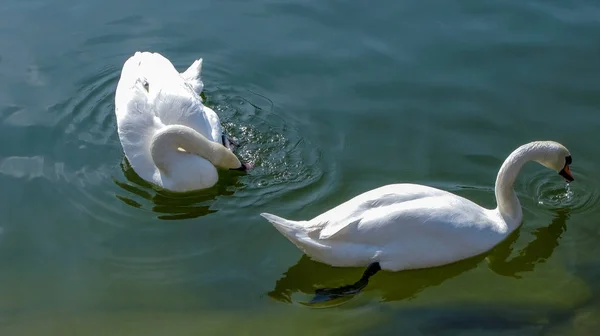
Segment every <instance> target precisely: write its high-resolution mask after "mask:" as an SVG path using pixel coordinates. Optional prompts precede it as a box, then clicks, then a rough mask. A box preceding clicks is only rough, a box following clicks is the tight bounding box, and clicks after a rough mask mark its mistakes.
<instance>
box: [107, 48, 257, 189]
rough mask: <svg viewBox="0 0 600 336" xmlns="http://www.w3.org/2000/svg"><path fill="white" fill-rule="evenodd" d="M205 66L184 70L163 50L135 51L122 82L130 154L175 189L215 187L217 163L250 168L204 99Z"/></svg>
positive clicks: (119, 104)
mask: <svg viewBox="0 0 600 336" xmlns="http://www.w3.org/2000/svg"><path fill="white" fill-rule="evenodd" d="M201 70H202V59H198V60H196V61H195V62H194V63H193V64H192V65H191V66H190V67H189V68H188V69H187V70H186V71H185V72H183V73H181V74H180V73H179V72H177V70H176V69H175V67H174V66H173V64H172V63H171V62H170V61H169V60H168V59H166V58H165V57H163V56H162V55H160V54H158V53H150V52H136V53H135V54H134V55H133V56H131V57H130V58H129V59H128V60H127V61H125V64H124V65H123V69H122V71H121V77H120V79H119V83H118V84H117V89H116V94H115V114H116V117H117V128H118V133H119V138H120V140H121V145H122V146H123V151H124V152H125V156H126V157H127V159H128V161H129V163H130V164H131V166H132V168H133V169H134V170H135V171H136V173H137V174H138V175H139V176H140V177H141V178H143V179H144V180H146V181H148V182H150V183H153V184H156V185H158V186H160V187H163V188H165V189H169V190H172V191H177V192H183V191H189V190H195V189H205V188H209V187H212V186H213V185H215V184H216V183H217V181H218V178H219V177H218V173H217V168H216V167H220V168H229V169H239V170H246V169H247V168H248V166H247V165H246V164H242V163H241V162H240V161H239V160H238V158H237V157H236V156H235V155H234V154H233V153H232V152H231V149H230V145H229V140H228V139H227V137H226V136H225V134H224V133H223V128H222V126H221V123H220V120H219V117H218V116H217V114H216V113H215V112H214V111H213V110H212V109H210V108H209V107H207V106H204V105H203V104H202V98H201V97H200V92H202V89H203V83H202V80H201V78H200V72H201ZM215 166H216V167H215Z"/></svg>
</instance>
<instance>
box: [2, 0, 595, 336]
mask: <svg viewBox="0 0 600 336" xmlns="http://www.w3.org/2000/svg"><path fill="white" fill-rule="evenodd" d="M598 36H600V4H599V3H597V2H593V1H576V2H560V1H542V0H533V1H526V2H523V1H516V0H510V1H502V2H498V1H477V2H473V1H391V0H388V1H378V2H373V3H372V4H367V2H342V1H316V0H308V1H294V0H290V1H269V0H264V1H252V2H251V1H175V0H174V1H172V2H157V4H153V3H152V2H148V1H139V0H131V1H114V0H106V1H100V0H88V1H69V0H49V1H16V0H6V1H4V3H3V5H2V6H1V8H0V185H1V188H0V201H1V202H0V212H1V214H2V219H1V221H0V334H1V335H10V336H12V335H28V336H29V335H283V334H285V335H308V334H314V335H457V334H461V335H505V334H510V335H540V334H541V335H593V334H596V333H598V332H599V331H600V322H599V321H600V244H599V243H598V242H599V241H600V226H599V225H598V224H599V223H598V218H599V215H600V208H599V207H600V191H599V188H600V181H599V180H598V172H599V170H600V160H599V159H598V156H597V150H596V148H597V144H598V143H599V141H600V133H598V129H599V126H600V116H599V115H598V108H599V107H600V95H599V93H600V92H599V91H600V82H599V80H598V74H599V73H600V61H599V59H600V58H599V55H600V43H598V41H599V40H598ZM137 50H150V51H158V52H160V53H162V54H164V55H165V56H167V57H168V58H169V59H170V60H171V61H172V62H173V63H174V64H175V66H176V67H177V68H178V69H180V70H184V69H185V68H186V67H187V66H188V65H189V64H191V63H192V62H193V60H195V59H196V58H199V57H203V58H204V70H203V74H204V84H205V95H206V98H207V104H208V105H209V106H211V107H212V108H214V109H215V110H216V111H217V113H219V115H220V116H221V118H222V121H223V123H224V125H225V127H226V129H227V130H228V132H229V133H230V134H232V135H233V136H234V138H236V139H237V140H238V142H239V148H238V149H237V153H238V154H239V155H240V157H242V158H243V159H244V160H247V161H251V162H254V163H255V165H256V168H255V169H254V170H252V171H250V172H249V173H248V174H227V173H225V174H222V176H221V180H220V182H219V184H218V185H217V186H216V187H215V188H212V189H210V190H205V191H201V192H195V193H191V194H186V195H174V194H170V193H166V192H159V191H156V190H154V189H153V188H152V187H151V186H148V185H147V184H145V183H143V181H140V179H139V178H138V177H137V176H136V175H135V173H134V172H132V171H131V169H129V168H128V167H127V164H126V162H125V161H124V160H123V152H122V149H121V145H120V142H119V138H118V136H117V132H116V121H115V116H114V90H115V88H116V84H117V81H118V77H119V74H120V69H121V66H122V64H123V62H124V61H125V60H126V59H127V57H129V56H130V55H132V54H133V53H134V52H135V51H137ZM540 139H552V140H556V141H559V142H561V143H563V144H564V145H565V146H567V147H568V148H569V150H570V151H571V153H572V155H573V165H572V171H573V173H574V175H575V178H576V180H575V182H574V183H572V184H571V185H570V186H569V187H568V188H567V187H566V185H565V183H564V182H563V180H562V179H561V178H560V177H559V176H557V174H556V173H554V172H551V171H548V170H547V169H545V168H543V167H541V166H539V165H537V164H533V163H532V164H529V165H528V166H526V167H525V169H524V170H523V171H522V173H521V175H520V176H519V179H518V182H517V185H516V191H517V193H518V195H519V197H520V200H521V203H522V205H523V208H524V220H523V226H522V227H521V229H520V230H519V231H518V232H517V233H516V234H515V235H513V236H511V238H510V239H509V240H508V241H507V242H505V243H503V244H501V245H500V246H499V247H498V248H496V249H494V250H493V251H492V252H491V253H489V254H487V255H485V256H483V257H482V258H478V259H476V260H468V261H464V262H461V263H457V264H454V265H450V266H446V267H440V268H435V269H427V270H419V271H410V272H398V273H390V272H381V273H379V274H377V275H376V276H375V277H373V279H372V281H371V282H370V283H369V286H368V287H367V288H366V289H365V290H364V292H362V293H361V294H360V295H358V296H356V297H354V298H353V299H351V300H349V301H345V302H341V303H339V305H337V306H332V307H327V309H315V308H314V307H309V306H306V305H305V304H304V303H305V302H306V301H308V300H309V299H310V298H311V294H313V293H314V290H315V289H316V288H320V287H324V286H329V287H331V286H337V285H342V284H346V283H349V282H353V281H355V280H356V279H357V278H358V277H360V275H361V274H362V271H363V270H362V269H343V268H334V267H329V266H327V265H323V264H319V263H316V262H313V261H310V260H309V259H308V258H306V257H303V256H302V253H301V252H300V251H299V250H298V249H297V248H296V247H295V246H293V245H292V244H291V243H290V242H289V241H287V240H286V239H285V238H284V237H282V236H281V235H280V234H279V233H278V232H277V231H276V230H275V229H274V228H273V227H272V226H271V225H270V224H269V223H267V222H266V221H265V220H264V219H262V218H261V217H260V216H259V215H258V214H259V213H260V212H265V211H266V212H272V213H276V214H278V215H281V216H284V217H288V218H292V219H308V218H311V217H313V216H315V215H317V214H320V213H322V212H324V211H326V210H328V209H330V208H331V207H333V206H335V205H337V204H339V203H341V202H343V201H345V200H348V199H349V198H351V197H353V196H355V195H357V194H359V193H361V192H364V191H367V190H369V189H372V188H376V187H379V186H381V185H384V184H388V183H396V182H416V183H423V184H428V185H432V186H436V187H439V188H442V189H445V190H449V191H452V192H455V193H457V194H459V195H462V196H465V197H468V198H470V199H472V200H474V201H475V202H477V203H479V204H481V205H483V206H486V207H493V206H494V205H495V203H494V192H493V183H494V180H495V177H496V173H497V170H498V168H499V166H500V164H501V163H502V161H503V160H504V158H505V157H506V156H507V155H508V154H509V153H510V152H511V151H512V150H513V149H514V148H516V147H517V146H519V145H521V144H523V143H526V142H529V141H532V140H540Z"/></svg>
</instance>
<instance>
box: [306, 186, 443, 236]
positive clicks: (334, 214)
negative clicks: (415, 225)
mask: <svg viewBox="0 0 600 336" xmlns="http://www.w3.org/2000/svg"><path fill="white" fill-rule="evenodd" d="M445 195H452V194H450V193H448V192H447V191H443V190H440V189H436V188H432V187H428V186H424V185H419V184H411V183H400V184H391V185H386V186H383V187H380V188H376V189H373V190H370V191H367V192H365V193H363V194H360V195H358V196H356V197H354V198H352V199H351V200H349V201H347V202H345V203H342V204H340V205H338V206H337V207H335V208H333V209H331V210H329V211H327V212H325V213H323V214H322V215H320V216H317V217H315V218H313V219H312V220H311V221H310V223H311V225H310V226H311V227H313V228H320V230H319V236H318V238H319V239H332V238H336V239H337V237H336V236H339V235H340V234H342V233H343V232H344V231H346V230H347V229H348V228H350V227H354V226H355V225H356V224H357V223H358V222H360V221H361V219H362V217H363V216H364V215H365V213H366V212H369V211H373V210H374V209H379V208H383V207H386V206H389V205H394V204H401V203H404V202H408V201H411V200H414V199H420V198H426V197H432V196H445Z"/></svg>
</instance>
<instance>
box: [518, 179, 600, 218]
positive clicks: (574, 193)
mask: <svg viewBox="0 0 600 336" xmlns="http://www.w3.org/2000/svg"><path fill="white" fill-rule="evenodd" d="M593 186H594V184H593V183H592V180H591V179H590V178H589V176H588V175H587V174H586V173H585V172H577V175H576V176H575V181H574V182H572V183H570V184H567V183H566V182H565V181H564V180H563V179H561V178H558V177H557V176H555V174H553V173H546V172H543V173H539V174H536V175H534V176H532V177H531V178H530V179H528V180H527V182H526V185H525V187H526V190H527V192H528V193H529V194H530V195H533V196H532V197H533V198H534V199H535V201H536V202H537V203H538V204H539V205H541V206H543V207H545V208H548V209H552V210H556V209H562V208H569V209H570V212H571V213H585V212H589V211H591V210H593V209H595V208H596V206H597V205H598V202H599V201H600V193H599V192H598V190H596V189H594V188H593Z"/></svg>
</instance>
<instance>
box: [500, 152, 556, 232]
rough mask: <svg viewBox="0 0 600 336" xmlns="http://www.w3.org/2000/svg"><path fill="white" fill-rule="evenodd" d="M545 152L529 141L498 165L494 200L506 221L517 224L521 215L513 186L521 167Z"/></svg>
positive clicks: (536, 159)
mask: <svg viewBox="0 0 600 336" xmlns="http://www.w3.org/2000/svg"><path fill="white" fill-rule="evenodd" d="M545 153H546V151H545V149H544V147H543V146H539V143H538V142H531V143H528V144H525V145H523V146H521V147H519V148H517V149H515V150H514V151H513V152H512V153H511V154H510V155H509V156H508V157H507V158H506V160H504V163H503V164H502V166H501V167H500V170H499V171H498V176H497V177H496V187H495V192H496V202H497V203H498V210H499V211H500V214H501V215H502V217H503V218H504V219H505V221H506V222H507V223H509V222H510V223H511V224H513V225H515V226H516V225H519V224H520V222H521V219H522V217H523V210H522V209H521V203H520V202H519V198H518V197H517V194H516V193H515V191H514V188H513V186H514V183H515V180H516V179H517V176H518V175H519V172H520V171H521V167H523V165H524V164H525V163H526V162H528V161H539V160H540V159H542V158H543V156H544V154H545Z"/></svg>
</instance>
